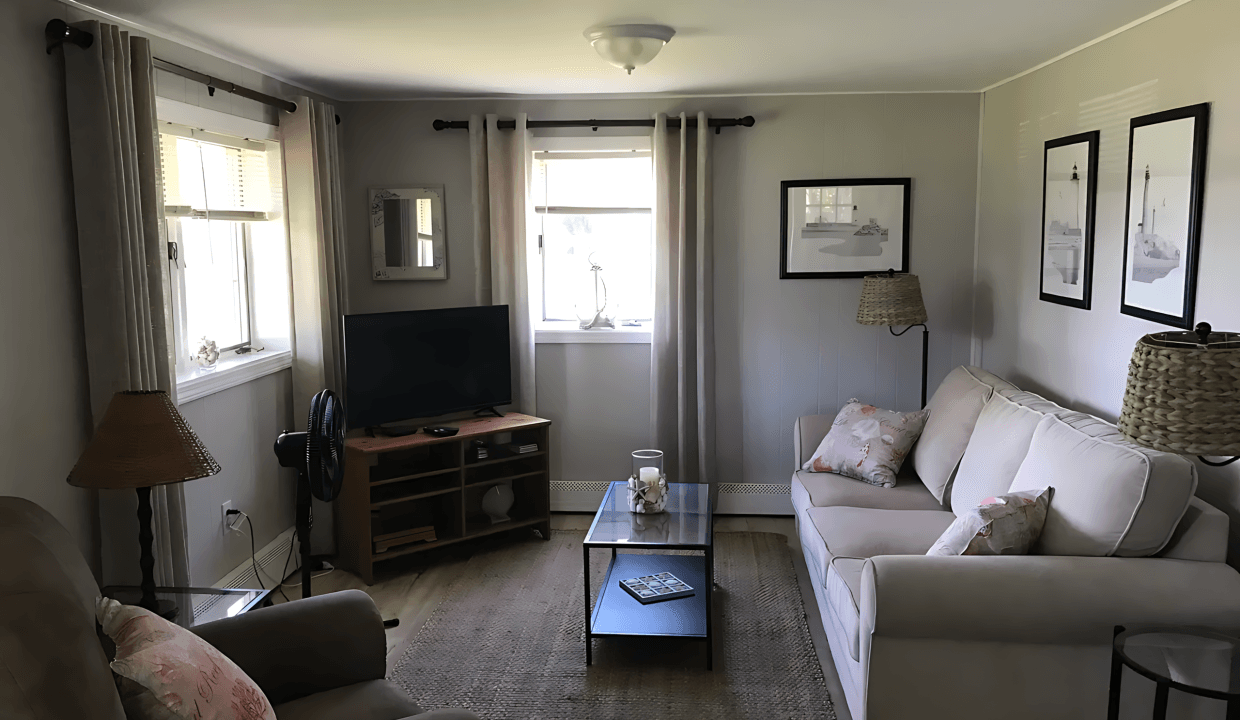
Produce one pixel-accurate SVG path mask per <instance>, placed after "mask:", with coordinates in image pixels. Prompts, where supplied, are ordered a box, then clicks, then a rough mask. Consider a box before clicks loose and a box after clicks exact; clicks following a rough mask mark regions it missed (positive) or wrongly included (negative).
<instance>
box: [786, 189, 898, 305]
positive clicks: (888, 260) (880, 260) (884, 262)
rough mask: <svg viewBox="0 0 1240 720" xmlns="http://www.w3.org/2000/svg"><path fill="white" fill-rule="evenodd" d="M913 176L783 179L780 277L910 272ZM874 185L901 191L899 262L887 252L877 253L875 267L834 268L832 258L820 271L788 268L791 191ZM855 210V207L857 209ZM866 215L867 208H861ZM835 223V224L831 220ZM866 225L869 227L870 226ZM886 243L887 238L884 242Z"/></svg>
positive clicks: (811, 277)
mask: <svg viewBox="0 0 1240 720" xmlns="http://www.w3.org/2000/svg"><path fill="white" fill-rule="evenodd" d="M912 184H913V181H912V178H839V179H826V180H784V181H783V182H781V183H780V184H779V278H780V279H781V280H795V279H818V278H859V277H865V276H866V275H873V274H875V273H880V272H887V270H889V269H890V270H895V271H896V272H899V273H907V272H908V271H909V235H910V228H911V225H912V214H913V213H912V208H913V205H912ZM858 186H865V187H873V186H890V187H892V188H898V189H899V191H900V192H901V194H902V202H901V204H902V208H901V210H900V213H901V222H902V223H903V226H902V227H901V230H902V233H901V234H902V237H900V238H899V240H898V243H899V245H898V246H899V248H900V254H899V258H898V262H892V260H893V259H894V258H892V257H890V255H889V254H888V253H887V252H885V251H884V252H883V253H882V254H881V255H878V256H875V262H874V265H873V267H865V268H852V269H847V270H845V269H840V270H832V269H831V268H830V260H829V258H824V259H823V263H824V266H823V269H821V270H792V269H790V268H789V253H788V244H789V226H788V210H789V203H788V197H789V195H790V194H791V191H793V190H796V189H799V188H817V187H822V188H838V187H858ZM854 209H855V208H854ZM860 212H862V214H863V215H864V211H860ZM832 224H834V223H832ZM865 227H869V226H868V225H867V226H865ZM879 229H883V228H881V227H880V228H879ZM883 242H886V241H883Z"/></svg>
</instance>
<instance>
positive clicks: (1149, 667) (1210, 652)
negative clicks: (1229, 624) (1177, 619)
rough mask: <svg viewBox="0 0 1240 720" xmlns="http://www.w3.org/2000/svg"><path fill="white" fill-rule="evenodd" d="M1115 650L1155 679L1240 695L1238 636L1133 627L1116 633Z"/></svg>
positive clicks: (1197, 691) (1209, 693)
mask: <svg viewBox="0 0 1240 720" xmlns="http://www.w3.org/2000/svg"><path fill="white" fill-rule="evenodd" d="M1115 651H1116V652H1117V653H1118V654H1119V656H1120V658H1121V659H1123V661H1124V664H1125V665H1127V666H1128V667H1130V668H1132V669H1133V670H1135V671H1137V672H1138V673H1140V674H1142V675H1144V676H1145V677H1147V678H1149V679H1150V680H1154V681H1155V682H1161V683H1166V684H1169V685H1170V686H1171V687H1173V688H1175V689H1177V690H1182V691H1185V692H1189V693H1192V694H1194V695H1202V696H1205V697H1214V698H1217V699H1220V700H1225V699H1235V698H1240V639H1237V638H1233V637H1228V636H1226V635H1221V634H1219V633H1215V632H1211V631H1209V630H1197V629H1192V628H1141V629H1137V628H1134V629H1132V630H1126V631H1124V632H1122V633H1120V634H1119V635H1116V636H1115Z"/></svg>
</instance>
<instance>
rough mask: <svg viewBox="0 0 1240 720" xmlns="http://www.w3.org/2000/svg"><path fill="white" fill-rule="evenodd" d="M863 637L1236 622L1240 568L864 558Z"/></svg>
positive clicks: (1088, 634)
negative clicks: (870, 635) (1239, 571)
mask: <svg viewBox="0 0 1240 720" xmlns="http://www.w3.org/2000/svg"><path fill="white" fill-rule="evenodd" d="M860 605H861V606H860V610H861V625H862V638H863V643H864V638H865V637H866V635H867V634H870V633H872V635H873V636H879V637H884V636H885V637H893V638H896V637H898V638H937V639H948V640H973V641H983V642H1019V643H1050V644H1078V645H1105V644H1107V643H1109V642H1110V641H1111V637H1112V634H1113V629H1114V626H1116V625H1125V624H1131V625H1137V624H1146V625H1192V626H1199V627H1210V628H1218V629H1235V628H1240V573H1237V572H1236V571H1235V570H1234V569H1232V568H1231V567H1230V566H1228V565H1225V564H1223V563H1216V562H1196V561H1191V560H1167V559H1160V558H1115V557H1059V556H1044V555H1028V556H1020V557H1013V556H988V557H978V556H973V557H929V556H922V555H887V556H880V557H875V558H870V559H869V560H867V561H866V563H865V566H864V568H863V569H862V580H861V604H860Z"/></svg>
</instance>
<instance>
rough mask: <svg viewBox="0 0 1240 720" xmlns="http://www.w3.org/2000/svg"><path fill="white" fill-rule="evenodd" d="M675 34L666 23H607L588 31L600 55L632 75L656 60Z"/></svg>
mask: <svg viewBox="0 0 1240 720" xmlns="http://www.w3.org/2000/svg"><path fill="white" fill-rule="evenodd" d="M675 34H676V31H675V30H673V29H671V28H670V27H667V26H666V25H605V26H599V27H592V28H590V29H589V30H586V32H585V36H586V39H587V40H589V41H590V44H591V45H593V46H594V50H595V51H596V52H598V54H599V56H600V57H602V58H603V59H604V60H606V61H607V62H609V63H611V64H612V65H615V66H616V67H618V68H622V69H624V70H627V71H628V73H629V74H630V75H632V74H633V69H634V68H639V67H641V66H642V65H645V64H646V63H648V62H650V61H651V60H653V59H654V56H655V55H658V54H659V51H660V50H662V49H663V46H664V45H666V44H667V41H668V40H671V39H672V36H673V35H675Z"/></svg>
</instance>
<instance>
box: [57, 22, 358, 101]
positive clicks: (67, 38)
mask: <svg viewBox="0 0 1240 720" xmlns="http://www.w3.org/2000/svg"><path fill="white" fill-rule="evenodd" d="M43 35H44V37H46V38H47V52H48V54H49V55H50V54H51V52H52V50H54V49H56V48H58V47H60V46H61V45H63V44H65V43H70V44H72V45H77V46H78V47H80V48H88V47H90V46H91V45H92V44H94V42H95V36H94V35H91V34H90V33H89V32H87V31H85V30H81V29H79V28H75V27H71V26H70V25H69V24H68V23H66V22H65V21H64V20H59V19H56V20H49V21H48V23H47V26H46V27H45V28H44V29H43ZM153 61H154V64H155V67H156V68H157V69H159V70H163V71H164V72H170V73H172V74H173V75H179V76H181V77H183V78H186V79H188V80H193V81H194V82H197V83H202V84H203V85H206V86H207V92H208V93H210V94H211V95H215V91H216V90H223V91H224V92H226V93H232V94H233V95H238V96H240V97H243V98H248V99H250V100H254V101H256V102H260V103H262V104H264V105H270V106H272V107H274V108H279V109H280V110H284V111H286V112H296V111H297V103H294V102H290V101H288V100H284V99H283V98H278V97H274V96H272V95H268V94H266V93H261V92H259V91H257V90H251V89H249V88H244V87H241V86H240V85H237V84H235V83H231V82H228V81H227V80H220V79H219V78H214V77H211V76H210V75H207V74H204V73H200V72H198V71H196V70H190V69H189V68H186V67H181V66H180V65H177V64H175V63H170V62H168V61H167V60H160V59H159V58H153ZM336 124H337V125H339V124H340V116H339V115H337V116H336Z"/></svg>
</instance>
